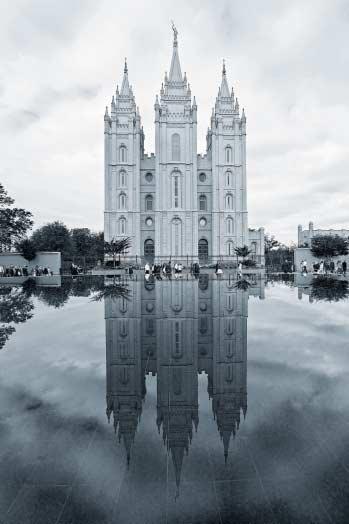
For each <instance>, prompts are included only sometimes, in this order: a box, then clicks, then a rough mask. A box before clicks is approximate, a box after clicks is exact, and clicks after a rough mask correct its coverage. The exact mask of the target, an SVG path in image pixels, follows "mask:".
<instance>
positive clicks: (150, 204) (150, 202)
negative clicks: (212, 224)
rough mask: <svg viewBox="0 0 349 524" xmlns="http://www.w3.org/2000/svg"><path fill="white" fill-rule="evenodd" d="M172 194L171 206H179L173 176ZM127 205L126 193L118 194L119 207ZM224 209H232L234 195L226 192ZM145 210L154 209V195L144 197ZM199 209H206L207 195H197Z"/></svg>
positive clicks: (176, 184) (175, 178)
mask: <svg viewBox="0 0 349 524" xmlns="http://www.w3.org/2000/svg"><path fill="white" fill-rule="evenodd" d="M172 196H173V199H172V201H173V207H175V208H179V207H181V205H180V190H179V177H177V176H175V177H173V180H172ZM126 207H127V196H126V193H120V194H119V209H126ZM225 209H228V210H233V209H234V195H233V194H232V193H228V194H227V195H226V196H225ZM145 210H146V211H154V197H153V195H146V197H145ZM199 211H207V196H206V195H200V196H199Z"/></svg>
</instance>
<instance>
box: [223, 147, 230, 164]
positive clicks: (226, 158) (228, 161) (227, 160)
mask: <svg viewBox="0 0 349 524" xmlns="http://www.w3.org/2000/svg"><path fill="white" fill-rule="evenodd" d="M231 158H232V155H231V147H230V146H227V147H226V148H225V161H226V163H227V164H231Z"/></svg>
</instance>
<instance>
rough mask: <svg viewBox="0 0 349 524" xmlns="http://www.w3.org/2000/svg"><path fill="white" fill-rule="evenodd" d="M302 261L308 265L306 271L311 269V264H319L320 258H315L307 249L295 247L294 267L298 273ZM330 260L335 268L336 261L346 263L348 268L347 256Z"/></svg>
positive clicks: (348, 256)
mask: <svg viewBox="0 0 349 524" xmlns="http://www.w3.org/2000/svg"><path fill="white" fill-rule="evenodd" d="M302 260H306V261H307V264H308V270H311V269H312V267H313V264H315V263H319V262H321V260H322V259H321V258H319V257H315V256H314V255H313V254H312V252H311V250H310V248H309V247H297V248H296V249H295V250H294V266H295V270H296V271H300V269H301V262H302ZM331 260H333V262H334V263H335V265H336V267H337V260H340V261H341V262H343V260H346V261H347V264H348V268H349V255H346V256H343V255H342V256H339V257H332V258H331Z"/></svg>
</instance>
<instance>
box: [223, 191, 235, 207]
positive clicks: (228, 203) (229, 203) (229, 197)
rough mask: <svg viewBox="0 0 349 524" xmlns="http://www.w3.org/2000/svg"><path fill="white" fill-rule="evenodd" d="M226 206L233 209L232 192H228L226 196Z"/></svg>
mask: <svg viewBox="0 0 349 524" xmlns="http://www.w3.org/2000/svg"><path fill="white" fill-rule="evenodd" d="M225 208H226V209H233V195H232V194H231V193H228V194H227V196H226V197H225Z"/></svg>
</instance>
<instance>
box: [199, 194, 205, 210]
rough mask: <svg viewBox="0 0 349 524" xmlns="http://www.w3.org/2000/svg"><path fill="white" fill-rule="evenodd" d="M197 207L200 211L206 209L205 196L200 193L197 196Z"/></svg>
mask: <svg viewBox="0 0 349 524" xmlns="http://www.w3.org/2000/svg"><path fill="white" fill-rule="evenodd" d="M199 209H200V211H206V210H207V198H206V195H200V197H199Z"/></svg>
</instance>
